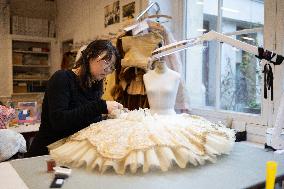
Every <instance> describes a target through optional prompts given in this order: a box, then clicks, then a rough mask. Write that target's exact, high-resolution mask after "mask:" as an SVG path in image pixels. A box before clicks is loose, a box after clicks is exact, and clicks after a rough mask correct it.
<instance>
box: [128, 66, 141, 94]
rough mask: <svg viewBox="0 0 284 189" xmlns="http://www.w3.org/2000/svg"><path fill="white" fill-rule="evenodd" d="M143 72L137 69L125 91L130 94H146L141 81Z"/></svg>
mask: <svg viewBox="0 0 284 189" xmlns="http://www.w3.org/2000/svg"><path fill="white" fill-rule="evenodd" d="M144 73H145V72H143V71H139V73H138V71H137V73H136V75H135V78H134V79H133V80H131V82H130V84H129V87H128V88H127V93H128V94H130V95H146V90H145V86H144V82H143V75H144Z"/></svg>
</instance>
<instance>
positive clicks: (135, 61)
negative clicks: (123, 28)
mask: <svg viewBox="0 0 284 189" xmlns="http://www.w3.org/2000/svg"><path fill="white" fill-rule="evenodd" d="M161 41H162V37H161V36H160V35H159V34H156V33H149V34H145V35H140V36H126V37H123V38H122V47H123V51H124V52H125V55H124V58H123V59H122V60H121V66H122V67H138V68H142V69H145V70H146V69H147V67H148V59H149V57H151V53H152V51H153V50H154V49H155V48H157V47H158V44H159V43H160V42H161Z"/></svg>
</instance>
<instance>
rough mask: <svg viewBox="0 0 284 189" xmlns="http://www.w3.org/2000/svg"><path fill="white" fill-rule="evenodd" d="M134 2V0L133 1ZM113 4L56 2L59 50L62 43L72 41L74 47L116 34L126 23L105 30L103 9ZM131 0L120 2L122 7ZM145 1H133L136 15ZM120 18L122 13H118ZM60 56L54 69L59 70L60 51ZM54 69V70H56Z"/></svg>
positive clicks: (86, 0) (107, 1)
mask: <svg viewBox="0 0 284 189" xmlns="http://www.w3.org/2000/svg"><path fill="white" fill-rule="evenodd" d="M133 1H134V0H133ZM113 2H115V0H105V1H100V0H76V1H74V0H60V1H57V36H58V46H59V47H60V48H62V47H61V44H62V42H63V41H66V40H70V39H73V42H74V44H75V45H78V44H79V45H80V44H83V43H86V42H87V41H91V40H94V39H96V38H98V37H102V36H103V35H108V34H109V32H112V33H116V32H117V31H118V30H119V29H122V28H123V26H124V25H126V24H127V23H128V22H122V21H120V23H118V24H113V25H110V26H108V27H106V28H105V26H104V7H105V6H107V5H109V4H111V3H113ZM129 2H132V0H121V1H120V6H123V5H125V4H127V3H129ZM147 4H148V1H147V0H135V7H136V10H135V12H136V14H137V13H139V12H140V11H141V7H146V6H147ZM120 18H122V12H121V13H120ZM60 52H61V54H60V56H56V58H57V60H56V62H57V65H56V68H57V69H59V68H60V62H61V59H62V49H60ZM56 68H55V69H56Z"/></svg>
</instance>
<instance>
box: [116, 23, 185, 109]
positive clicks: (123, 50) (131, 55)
mask: <svg viewBox="0 0 284 189" xmlns="http://www.w3.org/2000/svg"><path fill="white" fill-rule="evenodd" d="M148 24H149V31H148V32H149V33H147V34H144V35H143V34H141V35H137V36H129V35H131V32H128V33H127V34H126V35H127V36H123V37H121V36H120V37H121V38H119V39H118V41H117V47H118V49H119V51H120V54H121V55H122V57H123V59H122V60H121V65H119V66H120V69H117V75H118V76H117V78H116V83H117V84H116V85H115V86H114V88H113V90H112V96H113V99H114V100H116V101H118V102H120V103H121V104H123V105H124V106H125V107H127V108H128V109H130V110H134V109H138V108H149V105H148V99H147V95H146V94H144V92H143V91H144V90H141V91H142V92H141V93H140V94H137V93H136V94H133V93H131V92H130V93H129V91H131V89H128V88H129V87H131V85H133V84H131V83H132V82H135V80H137V77H136V74H137V73H139V74H140V73H142V75H143V74H144V73H146V71H147V70H148V69H149V66H150V65H148V58H149V57H150V56H151V52H152V51H153V50H154V49H155V48H157V47H158V46H159V45H160V44H164V45H167V44H170V43H173V42H175V39H174V38H173V35H172V34H171V32H170V31H169V30H168V29H167V28H166V27H164V26H163V25H161V24H159V23H157V22H152V21H148ZM151 49H152V50H151ZM150 50H151V51H150ZM165 61H166V63H167V65H168V67H169V68H170V69H172V70H174V71H176V72H178V73H180V74H181V73H182V63H181V60H180V57H179V55H178V54H172V55H169V56H167V57H166V58H165ZM133 67H135V68H136V69H129V68H133ZM142 85H144V83H143V81H142V83H141V84H139V86H142ZM141 88H142V87H141ZM188 96H189V95H188V94H187V92H186V89H185V86H184V82H183V80H181V82H180V84H179V89H178V93H177V98H176V103H175V109H176V110H178V111H183V110H189V97H188Z"/></svg>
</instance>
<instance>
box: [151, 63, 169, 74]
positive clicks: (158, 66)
mask: <svg viewBox="0 0 284 189" xmlns="http://www.w3.org/2000/svg"><path fill="white" fill-rule="evenodd" d="M154 66H155V72H157V73H160V74H162V73H165V72H166V71H167V69H168V67H167V65H166V62H165V61H162V60H159V61H156V62H155V65H154Z"/></svg>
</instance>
